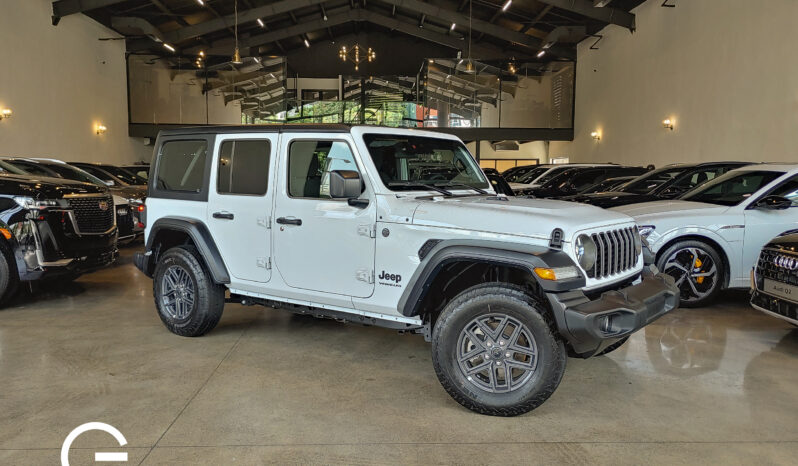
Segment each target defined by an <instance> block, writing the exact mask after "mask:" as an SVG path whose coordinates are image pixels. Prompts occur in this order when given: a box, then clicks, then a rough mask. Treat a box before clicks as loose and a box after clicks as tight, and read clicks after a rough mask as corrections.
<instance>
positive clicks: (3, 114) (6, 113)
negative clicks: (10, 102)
mask: <svg viewBox="0 0 798 466" xmlns="http://www.w3.org/2000/svg"><path fill="white" fill-rule="evenodd" d="M13 114H14V112H12V111H11V109H10V108H4V109H2V110H0V121H3V120H8V119H9V118H11V115H13Z"/></svg>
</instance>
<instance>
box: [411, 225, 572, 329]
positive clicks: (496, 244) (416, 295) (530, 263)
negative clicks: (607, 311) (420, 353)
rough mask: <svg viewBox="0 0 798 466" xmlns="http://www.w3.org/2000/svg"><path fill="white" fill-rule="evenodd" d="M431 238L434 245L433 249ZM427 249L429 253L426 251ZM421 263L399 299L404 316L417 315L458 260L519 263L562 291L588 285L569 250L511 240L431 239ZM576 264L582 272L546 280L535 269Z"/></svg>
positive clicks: (550, 287)
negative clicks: (441, 274)
mask: <svg viewBox="0 0 798 466" xmlns="http://www.w3.org/2000/svg"><path fill="white" fill-rule="evenodd" d="M430 242H435V245H434V246H433V247H432V248H431V249H430V248H429V245H430ZM425 250H426V251H427V252H426V254H425V253H424V252H425ZM419 257H420V258H421V263H420V264H419V266H418V267H417V268H416V271H415V272H414V273H413V276H412V277H411V278H410V281H409V282H408V284H407V287H406V288H405V291H404V292H403V293H402V296H401V298H400V299H399V304H398V306H397V310H398V311H399V313H400V314H402V315H404V316H408V317H410V316H415V315H418V308H419V305H420V304H421V301H422V300H423V299H424V297H425V296H426V295H427V293H428V292H429V291H430V287H431V285H432V283H433V281H434V280H435V277H436V276H437V275H438V273H439V272H440V271H441V270H442V269H443V267H445V266H446V265H447V264H450V263H452V262H456V261H462V260H467V261H478V262H485V263H489V264H495V265H509V266H513V267H518V268H521V269H523V270H527V271H529V273H530V274H531V275H532V276H533V277H534V278H535V280H537V283H538V285H540V287H541V289H542V290H543V291H545V292H562V291H569V290H574V289H580V288H583V287H584V286H585V283H586V282H585V277H584V275H583V274H582V271H581V269H580V268H579V267H577V266H576V264H575V263H574V261H573V260H572V259H571V258H570V257H569V256H568V254H566V253H564V252H562V251H560V250H557V249H552V248H549V247H546V246H534V245H526V244H512V243H505V242H501V241H490V240H429V241H427V243H426V244H425V245H424V246H422V248H421V250H420V251H419ZM568 266H574V267H576V268H577V270H578V271H579V276H578V277H575V278H572V279H568V280H557V281H551V280H543V279H541V278H540V277H538V276H537V275H536V274H535V273H534V269H535V268H536V267H545V268H556V267H568Z"/></svg>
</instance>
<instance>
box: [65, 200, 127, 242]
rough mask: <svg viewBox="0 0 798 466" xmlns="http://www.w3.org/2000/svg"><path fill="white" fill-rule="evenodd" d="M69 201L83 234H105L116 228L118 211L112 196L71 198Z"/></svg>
mask: <svg viewBox="0 0 798 466" xmlns="http://www.w3.org/2000/svg"><path fill="white" fill-rule="evenodd" d="M68 201H69V207H71V208H72V211H73V212H74V213H75V220H76V221H77V223H78V225H77V227H78V230H80V232H81V233H105V232H106V231H108V230H110V229H111V228H112V227H113V226H114V216H115V215H116V210H115V209H114V200H113V198H112V197H111V196H81V197H71V198H68ZM103 207H105V208H104V209H103Z"/></svg>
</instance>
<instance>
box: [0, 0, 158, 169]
mask: <svg viewBox="0 0 798 466" xmlns="http://www.w3.org/2000/svg"><path fill="white" fill-rule="evenodd" d="M51 15H52V2H51V1H49V0H16V1H13V0H4V1H2V2H0V34H2V36H0V37H2V40H0V67H1V69H0V108H10V109H11V110H13V112H14V114H13V117H12V118H11V119H9V120H4V121H0V155H5V156H48V157H57V158H61V159H65V160H85V161H110V162H119V163H122V162H134V161H137V160H149V159H150V158H151V156H152V147H151V146H149V147H148V146H145V145H144V144H143V140H142V139H133V138H130V137H128V135H127V131H128V126H127V87H126V76H125V43H124V41H119V40H110V41H99V40H98V39H99V38H107V37H118V35H117V34H116V33H114V32H113V31H111V30H108V29H106V28H104V27H103V26H101V25H100V24H98V23H97V22H95V21H94V20H92V19H90V18H88V17H86V16H83V15H80V14H77V15H71V16H68V17H66V18H63V19H62V20H61V23H60V24H59V25H58V26H52V24H51V22H50V16H51ZM98 122H101V123H102V124H103V125H105V126H106V127H107V128H108V130H107V132H106V133H105V134H103V135H97V134H96V133H95V131H94V125H95V124H96V123H98Z"/></svg>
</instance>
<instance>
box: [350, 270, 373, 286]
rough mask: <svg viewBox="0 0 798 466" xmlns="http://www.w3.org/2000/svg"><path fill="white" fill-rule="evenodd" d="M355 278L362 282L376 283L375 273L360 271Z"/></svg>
mask: <svg viewBox="0 0 798 466" xmlns="http://www.w3.org/2000/svg"><path fill="white" fill-rule="evenodd" d="M355 276H356V277H357V279H358V280H360V281H361V282H366V283H374V271H373V270H365V269H360V270H358V271H357V272H356V273H355Z"/></svg>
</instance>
